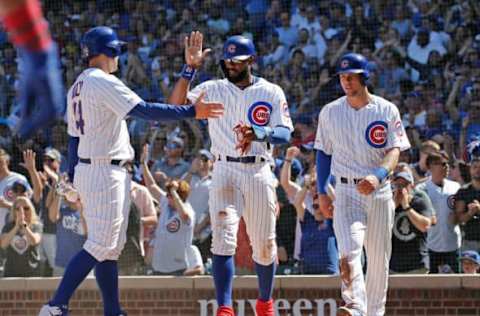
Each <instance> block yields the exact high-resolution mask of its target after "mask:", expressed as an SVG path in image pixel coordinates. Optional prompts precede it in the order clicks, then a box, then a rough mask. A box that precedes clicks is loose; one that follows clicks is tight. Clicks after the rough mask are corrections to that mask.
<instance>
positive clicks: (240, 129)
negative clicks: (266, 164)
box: [233, 123, 255, 155]
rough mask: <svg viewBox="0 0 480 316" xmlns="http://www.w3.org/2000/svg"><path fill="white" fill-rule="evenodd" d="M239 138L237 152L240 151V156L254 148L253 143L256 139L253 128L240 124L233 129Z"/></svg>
mask: <svg viewBox="0 0 480 316" xmlns="http://www.w3.org/2000/svg"><path fill="white" fill-rule="evenodd" d="M233 131H234V132H235V136H236V138H237V144H236V146H235V149H236V150H239V151H240V155H244V154H246V153H247V152H248V151H249V150H250V148H251V147H252V141H253V140H254V139H255V133H254V132H253V129H252V127H251V126H248V125H247V124H245V123H239V124H237V126H235V127H234V128H233Z"/></svg>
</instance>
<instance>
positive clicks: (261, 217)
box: [169, 32, 293, 316]
mask: <svg viewBox="0 0 480 316" xmlns="http://www.w3.org/2000/svg"><path fill="white" fill-rule="evenodd" d="M202 40H203V38H202V34H201V33H199V32H193V33H192V34H191V36H190V38H186V39H185V46H186V49H185V56H186V61H187V66H185V68H184V73H185V71H188V72H190V73H193V72H194V70H193V69H195V68H197V67H199V66H200V64H201V61H202V60H203V56H205V53H206V52H208V51H207V50H205V51H202ZM255 54H256V53H255V47H254V45H253V43H252V42H251V41H250V40H249V39H247V38H245V37H242V36H232V37H230V38H229V39H227V41H226V42H225V44H224V48H223V57H222V60H221V66H222V69H223V71H224V73H225V76H226V78H225V79H222V80H210V81H207V82H204V83H202V84H200V85H198V86H197V87H195V88H194V89H193V90H192V91H190V92H188V89H189V82H190V81H189V78H186V76H184V77H183V78H181V79H179V81H178V82H177V83H176V85H175V88H174V91H173V92H172V95H171V96H170V98H169V103H173V104H184V103H185V102H187V100H190V101H194V100H196V99H197V98H198V96H199V95H200V93H202V92H204V93H205V99H206V100H212V101H213V100H217V101H219V102H221V103H223V104H224V105H225V114H224V116H223V117H222V118H220V119H219V120H215V121H214V120H209V122H208V123H209V124H208V130H209V134H210V138H211V140H212V147H211V152H212V154H214V155H215V157H216V162H215V164H214V168H213V174H212V185H211V189H210V196H209V209H210V217H211V221H212V239H213V240H212V253H213V254H214V256H213V277H214V282H215V288H216V294H217V295H216V296H217V302H218V305H219V308H218V310H217V315H222V316H227V315H228V316H230V315H234V312H233V309H232V299H231V295H232V280H233V274H234V263H233V255H234V253H235V248H236V245H237V244H236V243H237V238H236V237H237V231H238V225H239V221H240V217H242V216H243V218H244V220H245V223H246V227H247V233H248V235H249V237H250V241H251V245H252V248H253V260H254V261H255V266H256V271H257V275H258V280H259V291H260V294H259V298H258V300H257V304H256V312H257V315H258V316H267V315H268V316H273V315H274V309H273V300H272V290H273V278H274V274H275V268H276V267H275V264H276V263H275V261H276V255H277V247H276V243H275V212H276V211H275V208H276V194H275V178H274V176H273V174H272V171H271V169H270V164H269V163H270V162H271V160H272V156H271V151H272V144H280V143H287V142H288V141H289V139H290V133H291V131H292V130H293V126H292V121H291V119H290V116H289V112H288V106H287V102H286V98H285V95H284V93H283V90H282V89H281V88H280V87H279V86H277V85H275V84H272V83H270V82H268V81H266V80H265V79H262V78H258V77H255V76H253V75H252V74H251V65H252V64H253V62H254V60H255ZM190 78H191V77H190Z"/></svg>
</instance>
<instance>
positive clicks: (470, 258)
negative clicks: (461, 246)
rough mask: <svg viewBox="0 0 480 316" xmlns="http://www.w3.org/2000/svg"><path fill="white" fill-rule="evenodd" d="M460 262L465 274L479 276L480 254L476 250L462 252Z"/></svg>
mask: <svg viewBox="0 0 480 316" xmlns="http://www.w3.org/2000/svg"><path fill="white" fill-rule="evenodd" d="M460 262H461V264H462V272H463V273H464V274H478V269H479V268H480V255H479V254H478V252H476V251H474V250H467V251H464V252H462V255H461V256H460Z"/></svg>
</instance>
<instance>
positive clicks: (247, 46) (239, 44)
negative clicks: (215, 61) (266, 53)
mask: <svg viewBox="0 0 480 316" xmlns="http://www.w3.org/2000/svg"><path fill="white" fill-rule="evenodd" d="M256 54H257V52H256V51H255V45H253V42H252V41H251V40H250V39H249V38H246V37H244V36H241V35H235V36H231V37H229V38H228V39H227V41H226V42H225V44H224V45H223V58H222V59H223V60H234V61H244V60H246V59H248V58H250V57H252V56H255V55H256Z"/></svg>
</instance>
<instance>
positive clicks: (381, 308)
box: [315, 54, 410, 316]
mask: <svg viewBox="0 0 480 316" xmlns="http://www.w3.org/2000/svg"><path fill="white" fill-rule="evenodd" d="M338 69H339V71H338V75H339V77H340V84H341V86H342V89H343V91H344V92H345V96H343V97H341V98H339V99H337V100H335V101H333V102H332V103H329V104H327V105H325V107H323V109H322V111H321V112H320V115H319V119H318V129H317V136H316V139H315V148H316V149H317V181H318V185H317V186H318V190H319V193H320V194H319V204H320V208H321V209H322V210H323V212H325V213H328V212H331V211H332V210H333V222H334V230H335V235H336V237H337V241H338V248H339V251H340V274H341V279H342V297H343V299H344V300H345V303H346V305H345V306H343V307H341V308H340V309H339V310H338V311H337V315H342V316H344V315H350V316H365V315H368V316H381V315H384V314H385V302H386V294H387V282H388V267H389V260H390V253H391V239H392V236H391V234H392V225H393V218H394V207H395V206H394V203H393V200H392V191H391V188H390V184H389V181H388V175H389V173H390V172H391V171H392V170H393V169H394V168H395V166H396V164H397V162H398V157H399V154H400V151H401V150H406V149H408V148H409V147H410V143H409V141H408V138H407V136H406V134H405V130H404V128H403V125H402V121H401V119H400V114H399V112H398V109H397V107H396V106H395V105H394V104H392V103H390V102H388V101H387V100H385V99H383V98H381V97H379V96H376V95H373V94H370V93H369V92H368V89H367V86H366V81H367V79H368V70H367V60H366V59H365V57H363V56H362V55H359V54H346V55H344V56H343V57H342V58H341V59H340V64H339V67H338ZM330 174H332V175H333V176H334V178H335V179H336V187H335V195H336V198H335V201H332V200H331V198H330V197H329V196H328V195H327V191H326V185H327V183H328V179H329V175H330ZM363 245H365V248H366V251H367V260H368V271H367V280H366V284H365V282H364V279H363V273H362V264H361V262H360V257H361V254H362V247H363ZM367 293H368V296H367Z"/></svg>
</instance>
